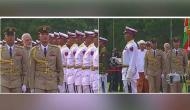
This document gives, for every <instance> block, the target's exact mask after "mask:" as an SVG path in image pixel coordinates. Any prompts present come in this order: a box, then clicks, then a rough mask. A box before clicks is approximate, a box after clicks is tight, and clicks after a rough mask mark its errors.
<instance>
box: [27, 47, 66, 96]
mask: <svg viewBox="0 0 190 110" xmlns="http://www.w3.org/2000/svg"><path fill="white" fill-rule="evenodd" d="M30 58H31V66H30V68H31V75H30V88H31V89H34V91H35V92H36V93H41V92H42V93H44V92H49V93H51V92H57V90H58V85H62V83H63V68H62V61H61V52H60V49H59V48H58V47H57V46H54V45H50V44H48V49H47V55H46V57H45V55H44V53H43V50H42V48H41V45H38V46H35V47H33V48H32V50H31V54H30Z"/></svg>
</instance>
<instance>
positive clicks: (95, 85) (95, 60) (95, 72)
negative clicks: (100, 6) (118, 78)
mask: <svg viewBox="0 0 190 110" xmlns="http://www.w3.org/2000/svg"><path fill="white" fill-rule="evenodd" d="M94 32H95V37H94V39H93V42H94V45H95V47H96V48H95V50H94V55H93V57H92V66H91V71H92V74H91V87H92V92H93V93H98V90H99V69H98V67H99V49H98V34H99V31H98V30H96V29H95V30H94Z"/></svg>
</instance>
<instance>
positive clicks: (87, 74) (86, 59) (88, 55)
mask: <svg viewBox="0 0 190 110" xmlns="http://www.w3.org/2000/svg"><path fill="white" fill-rule="evenodd" d="M95 50H96V47H95V45H94V43H92V44H90V45H89V46H88V48H87V51H86V52H85V54H84V56H83V67H84V68H85V69H84V73H83V75H82V89H83V92H84V93H90V92H92V91H91V90H92V89H91V87H92V86H91V84H92V82H91V81H92V80H91V79H92V76H93V75H92V70H91V69H90V68H91V65H92V58H93V55H94V52H95Z"/></svg>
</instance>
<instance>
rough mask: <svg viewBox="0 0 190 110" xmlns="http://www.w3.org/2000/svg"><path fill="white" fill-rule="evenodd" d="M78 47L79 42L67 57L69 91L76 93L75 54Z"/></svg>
mask: <svg viewBox="0 0 190 110" xmlns="http://www.w3.org/2000/svg"><path fill="white" fill-rule="evenodd" d="M77 49H78V45H77V44H73V45H72V46H71V48H70V51H69V53H68V57H67V84H68V92H69V93H74V92H75V84H74V83H75V79H74V78H75V73H76V69H74V65H75V54H76V51H77Z"/></svg>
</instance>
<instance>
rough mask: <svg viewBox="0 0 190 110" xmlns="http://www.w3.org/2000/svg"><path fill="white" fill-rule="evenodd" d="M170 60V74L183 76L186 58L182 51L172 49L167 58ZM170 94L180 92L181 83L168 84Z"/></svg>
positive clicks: (185, 70) (185, 71) (186, 64)
mask: <svg viewBox="0 0 190 110" xmlns="http://www.w3.org/2000/svg"><path fill="white" fill-rule="evenodd" d="M169 60H170V70H169V71H170V72H171V73H177V74H179V75H181V76H182V75H184V74H185V73H187V67H188V57H187V54H186V52H185V50H183V49H178V50H176V49H172V51H171V54H170V56H169ZM170 92H182V83H180V82H174V83H172V84H170Z"/></svg>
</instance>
